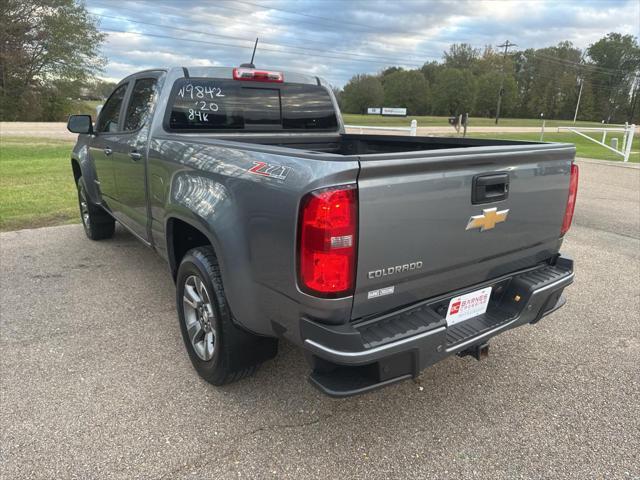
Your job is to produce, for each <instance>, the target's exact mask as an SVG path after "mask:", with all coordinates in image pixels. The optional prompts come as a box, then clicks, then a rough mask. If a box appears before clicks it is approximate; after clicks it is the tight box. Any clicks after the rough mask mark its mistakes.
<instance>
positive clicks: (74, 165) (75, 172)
mask: <svg viewBox="0 0 640 480" xmlns="http://www.w3.org/2000/svg"><path fill="white" fill-rule="evenodd" d="M71 168H72V169H73V178H74V179H75V181H76V184H77V183H78V180H79V179H80V177H81V176H82V170H80V164H79V163H78V161H77V160H76V159H75V158H72V159H71Z"/></svg>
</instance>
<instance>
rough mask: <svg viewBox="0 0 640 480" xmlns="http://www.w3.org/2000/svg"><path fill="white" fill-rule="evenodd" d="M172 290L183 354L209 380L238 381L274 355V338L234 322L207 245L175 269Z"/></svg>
mask: <svg viewBox="0 0 640 480" xmlns="http://www.w3.org/2000/svg"><path fill="white" fill-rule="evenodd" d="M176 294H177V296H176V302H177V309H178V317H179V320H180V329H181V331H182V338H183V340H184V344H185V347H186V349H187V352H188V354H189V358H190V359H191V363H192V364H193V366H194V368H195V369H196V371H197V372H198V374H199V375H200V376H201V377H202V378H204V379H205V380H206V381H208V382H209V383H212V384H214V385H223V384H225V383H231V382H234V381H236V380H240V379H241V378H244V377H246V376H249V375H251V374H252V373H253V372H255V370H256V369H257V367H258V366H259V365H260V363H262V362H264V361H265V360H268V359H270V358H273V357H274V356H275V355H276V353H277V348H278V341H277V339H275V338H267V337H260V336H257V335H254V334H252V333H249V332H247V331H245V330H243V329H241V328H240V327H238V326H237V325H236V324H235V323H234V321H233V316H232V314H231V312H230V310H229V306H228V304H227V300H226V297H225V294H224V288H223V286H222V278H221V276H220V268H219V266H218V262H217V259H216V256H215V254H214V251H213V249H212V248H211V247H198V248H194V249H192V250H189V251H188V252H187V253H186V255H185V256H184V258H183V259H182V261H181V263H180V267H179V268H178V275H177V279H176Z"/></svg>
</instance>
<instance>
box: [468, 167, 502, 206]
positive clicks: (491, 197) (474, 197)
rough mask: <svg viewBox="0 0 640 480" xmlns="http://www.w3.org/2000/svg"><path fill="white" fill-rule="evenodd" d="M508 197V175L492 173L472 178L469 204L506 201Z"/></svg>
mask: <svg viewBox="0 0 640 480" xmlns="http://www.w3.org/2000/svg"><path fill="white" fill-rule="evenodd" d="M508 196H509V174H508V173H492V174H489V175H476V176H475V177H473V186H472V190H471V203H472V204H473V205H477V204H479V203H491V202H499V201H501V200H506V198H507V197H508Z"/></svg>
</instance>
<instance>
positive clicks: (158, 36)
mask: <svg viewBox="0 0 640 480" xmlns="http://www.w3.org/2000/svg"><path fill="white" fill-rule="evenodd" d="M100 31H102V32H105V33H127V34H131V35H140V36H144V37H152V38H164V39H168V40H177V41H181V42H191V43H200V44H203V45H214V46H219V47H230V48H241V49H247V48H250V46H246V45H236V44H230V43H223V42H209V41H205V40H195V39H190V38H179V37H172V36H170V35H160V34H155V33H142V32H130V31H125V30H115V29H102V28H101V29H100ZM244 41H248V42H252V43H253V40H244ZM261 50H267V51H270V52H276V53H294V54H298V55H299V54H300V52H291V51H288V50H286V49H275V48H266V47H261ZM315 56H316V57H321V58H330V59H334V60H349V61H352V62H364V63H373V64H379V65H389V62H380V61H376V60H365V59H358V58H348V57H342V56H338V55H322V54H315ZM406 65H407V66H412V67H417V68H420V67H421V66H422V65H418V64H411V65H410V64H406Z"/></svg>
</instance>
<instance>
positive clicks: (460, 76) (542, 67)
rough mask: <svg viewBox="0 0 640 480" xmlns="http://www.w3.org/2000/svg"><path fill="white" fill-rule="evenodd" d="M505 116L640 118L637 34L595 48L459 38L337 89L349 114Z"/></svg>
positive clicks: (605, 41)
mask: <svg viewBox="0 0 640 480" xmlns="http://www.w3.org/2000/svg"><path fill="white" fill-rule="evenodd" d="M501 86H502V105H501V108H500V110H501V115H502V116H506V117H520V118H533V117H538V116H539V115H540V114H544V116H545V118H554V119H573V116H574V113H575V109H576V104H577V102H578V97H580V108H579V111H578V119H581V120H593V121H602V120H604V121H605V122H607V123H617V122H625V121H629V122H634V123H640V122H639V121H638V117H639V115H640V100H639V99H638V97H639V96H640V48H639V46H638V39H637V38H636V37H634V36H632V35H622V34H619V33H609V34H608V35H606V36H604V37H603V38H601V39H599V40H598V41H597V42H595V43H593V44H591V45H590V46H589V47H588V48H587V49H585V50H581V49H579V48H577V47H575V46H574V45H573V44H572V43H571V42H568V41H565V42H560V43H558V44H557V45H556V46H552V47H546V48H539V49H532V48H531V49H526V50H521V51H515V52H508V53H507V54H505V53H504V52H503V51H497V50H496V49H494V48H493V47H491V46H488V47H486V48H485V49H484V50H482V51H481V50H480V49H477V48H473V47H472V46H471V45H469V44H466V43H460V44H453V45H451V47H450V48H449V50H448V51H446V52H444V55H443V59H442V61H440V62H435V61H434V62H428V63H425V64H424V65H423V66H422V67H421V68H419V69H415V70H407V69H404V68H402V67H395V66H394V67H389V68H387V69H385V70H383V71H381V72H379V73H378V74H376V75H367V74H358V75H355V76H353V77H352V78H351V79H350V80H349V82H348V83H347V84H346V85H345V86H344V88H343V89H342V90H339V89H336V93H337V95H338V99H339V102H340V106H341V109H342V111H343V112H345V113H366V109H367V108H368V107H381V106H385V107H404V108H407V110H408V114H410V115H459V114H463V113H469V114H470V115H474V116H479V117H494V116H495V115H496V106H497V100H498V96H499V95H500V92H501V90H500V87H501Z"/></svg>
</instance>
